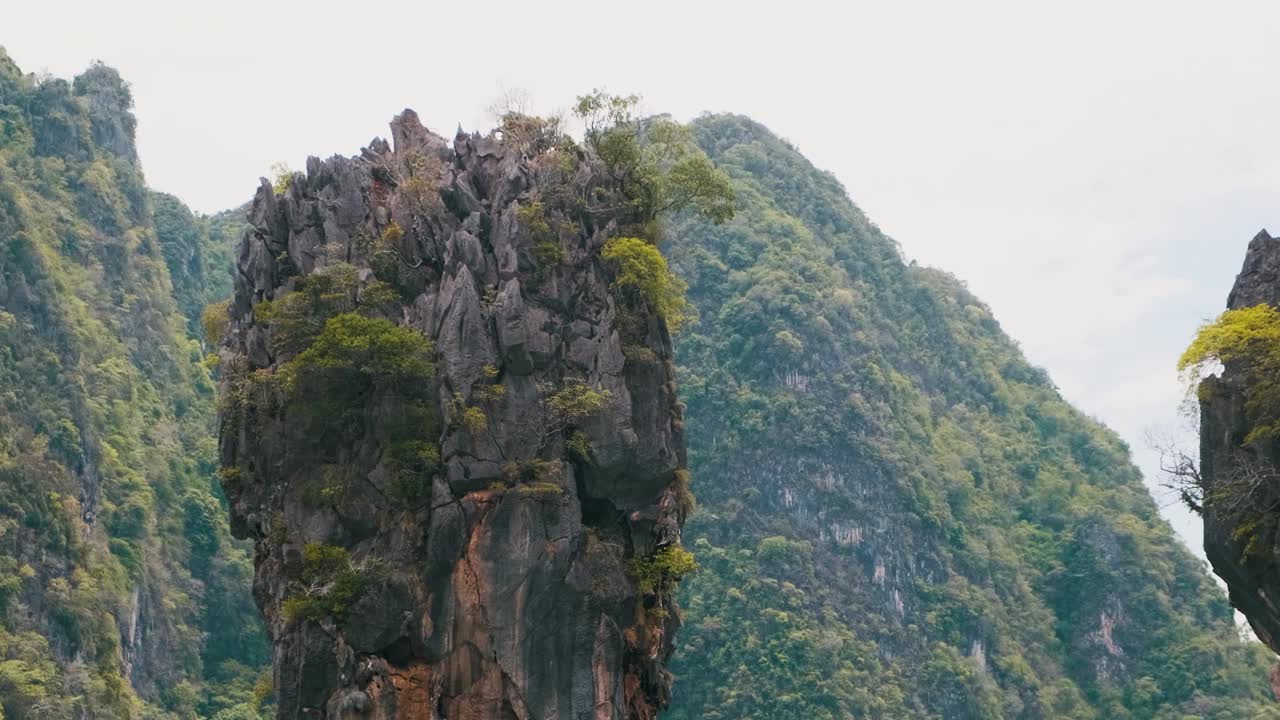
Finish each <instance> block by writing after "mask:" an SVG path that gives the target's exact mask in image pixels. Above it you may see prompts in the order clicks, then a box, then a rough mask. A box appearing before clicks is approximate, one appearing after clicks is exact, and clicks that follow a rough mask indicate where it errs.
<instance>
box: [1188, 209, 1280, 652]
mask: <svg viewBox="0 0 1280 720" xmlns="http://www.w3.org/2000/svg"><path fill="white" fill-rule="evenodd" d="M1262 303H1269V304H1272V305H1274V304H1276V303H1280V240H1277V239H1276V238H1273V237H1271V236H1270V235H1269V234H1268V233H1267V231H1266V230H1263V231H1261V232H1259V233H1258V234H1257V235H1256V236H1255V237H1254V238H1253V240H1252V241H1251V242H1250V243H1249V249H1248V252H1247V253H1246V254H1245V260H1244V267H1243V268H1242V269H1241V270H1240V274H1239V275H1238V276H1236V282H1235V285H1234V286H1233V287H1232V289H1231V294H1230V295H1229V296H1228V297H1227V308H1228V309H1230V310H1235V309H1239V308H1247V307H1253V306H1255V305H1260V304H1262ZM1245 375H1246V374H1245V372H1244V369H1243V368H1240V367H1235V366H1232V365H1228V366H1227V367H1226V368H1224V369H1223V371H1222V373H1221V375H1220V376H1217V377H1210V378H1207V379H1206V380H1205V381H1204V382H1203V383H1201V385H1200V391H1199V395H1200V472H1201V477H1202V478H1203V481H1204V484H1205V492H1206V493H1208V492H1212V490H1213V488H1214V487H1215V486H1217V485H1218V484H1219V483H1221V482H1224V481H1225V480H1226V479H1227V478H1228V477H1230V476H1231V475H1232V473H1234V472H1236V471H1237V469H1238V468H1240V467H1242V465H1241V463H1242V461H1243V462H1244V463H1245V464H1247V465H1252V464H1254V463H1253V461H1254V460H1255V458H1253V457H1249V456H1248V455H1245V454H1246V453H1248V454H1253V453H1257V454H1258V455H1260V456H1261V457H1259V458H1256V459H1260V460H1262V461H1264V462H1266V463H1269V464H1271V465H1274V464H1275V463H1276V461H1277V460H1280V447H1277V446H1276V444H1275V443H1274V442H1272V443H1265V442H1264V443H1254V445H1255V446H1256V447H1254V448H1252V449H1249V450H1245V449H1243V448H1242V447H1241V446H1242V444H1243V442H1244V438H1245V436H1246V435H1248V434H1249V432H1250V430H1252V429H1253V428H1252V425H1251V423H1250V422H1249V420H1248V418H1247V417H1246V415H1245V408H1244V405H1245V392H1246V389H1247V387H1246V378H1245ZM1259 499H1260V500H1264V502H1262V503H1261V504H1260V506H1259V507H1256V508H1254V509H1256V510H1259V511H1262V512H1264V513H1269V514H1272V515H1274V513H1275V509H1274V508H1275V507H1276V501H1277V500H1280V491H1273V492H1271V494H1270V495H1269V496H1267V497H1265V498H1259ZM1203 516H1204V551H1205V555H1207V556H1208V558H1209V562H1210V563H1212V564H1213V570H1214V572H1215V573H1217V574H1218V576H1219V577H1221V578H1222V579H1223V581H1225V582H1226V583H1227V589H1228V590H1229V591H1230V594H1231V603H1232V604H1233V605H1235V607H1236V609H1238V610H1239V611H1240V612H1242V613H1244V615H1245V617H1247V618H1248V619H1249V624H1250V625H1251V626H1253V630H1254V632H1255V633H1257V635H1258V638H1259V639H1261V640H1262V641H1263V642H1265V643H1266V644H1267V645H1268V646H1270V647H1271V649H1272V650H1274V651H1276V652H1280V545H1277V544H1276V542H1275V535H1274V533H1269V536H1270V538H1271V541H1270V542H1266V543H1263V546H1262V547H1261V548H1256V549H1254V550H1253V551H1250V552H1246V549H1247V547H1248V545H1249V543H1250V538H1251V537H1252V536H1253V535H1254V533H1252V532H1239V531H1240V527H1239V525H1240V518H1241V514H1240V513H1234V514H1233V515H1232V516H1224V515H1223V514H1222V513H1220V512H1217V511H1215V508H1214V507H1213V504H1211V503H1206V504H1205V508H1204V513H1203ZM1245 517H1247V515H1246V516H1245ZM1267 524H1270V525H1274V519H1272V520H1271V521H1270V522H1269V523H1267ZM1264 526H1265V525H1264Z"/></svg>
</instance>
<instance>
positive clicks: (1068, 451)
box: [665, 116, 1280, 720]
mask: <svg viewBox="0 0 1280 720" xmlns="http://www.w3.org/2000/svg"><path fill="white" fill-rule="evenodd" d="M693 128H694V133H695V137H696V138H697V140H698V142H699V144H700V145H701V147H702V148H703V149H704V150H705V151H706V152H707V153H708V155H709V156H710V157H711V158H712V159H713V160H714V161H715V162H716V163H718V164H719V166H720V167H721V168H722V169H724V170H726V171H727V172H728V173H729V174H730V176H731V177H732V178H733V181H734V188H735V190H736V194H737V198H738V214H737V217H736V218H735V219H734V220H733V221H732V222H729V223H726V224H724V225H722V226H718V227H717V226H713V225H710V224H706V223H701V222H698V221H696V220H693V219H689V220H686V221H685V222H684V223H683V224H682V225H679V226H678V235H679V237H681V238H686V240H685V242H683V243H681V245H680V246H671V247H666V248H665V250H666V252H667V253H668V255H669V256H670V257H671V258H672V262H673V265H674V266H675V268H676V270H677V273H678V274H679V275H680V276H681V277H682V278H683V279H684V280H685V281H686V282H687V283H688V284H689V301H690V303H691V305H692V307H693V309H694V310H695V311H696V315H697V319H696V320H694V321H691V322H689V323H687V324H686V326H685V329H684V330H682V331H681V333H680V334H679V335H678V336H677V358H678V360H679V364H680V367H681V379H682V383H681V393H682V395H683V397H684V398H685V400H686V401H687V402H688V404H689V410H688V424H687V432H688V435H687V442H688V444H689V448H690V469H691V470H692V472H693V478H694V482H693V487H694V491H695V493H696V494H697V496H698V502H699V508H700V509H699V511H698V512H697V513H696V514H695V515H694V516H693V518H692V519H691V521H690V523H689V525H688V526H687V527H686V530H685V544H686V546H688V547H690V548H691V549H692V550H693V552H694V553H695V554H696V556H697V559H698V562H699V563H700V564H701V566H702V569H701V571H700V572H699V573H697V574H696V575H694V576H692V577H691V578H689V579H688V580H686V582H685V584H684V587H683V589H682V592H681V598H682V601H683V604H684V606H685V623H686V624H685V626H684V627H683V628H682V629H681V634H680V637H679V645H680V650H679V652H678V653H677V654H676V657H675V665H674V667H673V671H674V672H675V673H676V675H677V684H676V697H675V705H674V708H673V710H672V711H671V713H670V717H672V718H679V719H682V720H683V719H685V718H688V719H690V720H691V719H692V718H725V719H726V720H727V719H728V718H739V717H769V718H779V719H784V718H797V719H799V718H842V717H908V716H910V717H937V718H999V717H1006V718H1015V717H1017V718H1179V719H1182V718H1192V717H1195V718H1223V719H1225V718H1240V717H1251V718H1252V717H1280V712H1278V711H1277V710H1276V709H1275V705H1274V701H1273V700H1272V699H1271V697H1270V689H1269V687H1268V685H1267V682H1266V669H1267V666H1268V664H1269V662H1270V657H1269V653H1268V652H1266V651H1265V650H1264V648H1262V647H1261V646H1260V645H1259V644H1257V643H1254V642H1242V641H1241V640H1240V638H1239V637H1238V634H1237V631H1236V628H1235V627H1234V625H1233V621H1232V612H1231V608H1230V607H1229V605H1228V603H1227V601H1226V597H1225V595H1224V594H1223V592H1222V591H1221V590H1220V589H1219V588H1218V587H1216V586H1215V585H1214V583H1213V582H1212V581H1211V580H1210V578H1209V576H1208V574H1207V573H1206V571H1205V568H1204V567H1203V566H1202V563H1200V562H1199V561H1197V560H1196V559H1195V558H1193V557H1192V555H1191V554H1190V552H1188V551H1187V550H1186V549H1185V548H1184V547H1183V546H1182V545H1181V544H1179V542H1178V541H1177V540H1176V539H1175V537H1174V534H1173V532H1172V530H1171V529H1170V527H1169V526H1168V525H1167V524H1166V523H1165V522H1164V521H1163V520H1162V519H1160V517H1159V515H1158V514H1157V508H1156V505H1155V503H1154V502H1153V501H1152V499H1151V497H1150V495H1149V494H1148V493H1147V491H1146V489H1145V487H1144V485H1143V483H1142V479H1141V477H1140V475H1139V473H1138V471H1137V469H1136V468H1135V467H1134V466H1133V464H1132V462H1131V461H1130V459H1129V454H1128V448H1126V447H1125V445H1124V443H1123V442H1122V441H1121V440H1120V439H1119V438H1118V437H1117V436H1116V435H1115V434H1114V433H1112V432H1111V431H1109V430H1107V429H1106V428H1105V427H1103V426H1101V425H1100V424H1098V423H1097V422H1095V421H1093V420H1091V419H1089V418H1087V417H1085V416H1083V415H1081V414H1080V413H1079V412H1078V411H1076V410H1075V409H1074V408H1072V407H1071V406H1070V405H1069V404H1067V403H1066V402H1065V401H1064V400H1063V399H1062V397H1061V396H1060V395H1059V394H1058V392H1057V390H1056V389H1055V388H1054V386H1053V383H1052V382H1051V380H1050V379H1049V378H1048V377H1047V376H1046V374H1045V373H1044V372H1043V371H1042V370H1040V369H1038V368H1035V367H1033V366H1031V365H1029V364H1028V363H1027V362H1026V360H1025V359H1024V358H1023V357H1022V355H1021V353H1020V352H1019V350H1018V348H1017V345H1016V344H1015V343H1014V342H1013V341H1012V340H1010V339H1009V338H1008V337H1007V336H1005V335H1004V333H1003V332H1002V331H1001V330H1000V327H999V325H998V323H997V322H996V321H995V320H994V319H993V318H992V316H991V313H990V311H989V310H988V309H987V308H986V306H984V305H983V304H982V303H981V302H980V301H979V300H977V299H976V298H974V297H973V296H972V295H971V294H970V293H969V292H968V291H967V290H966V289H965V288H964V286H963V285H962V284H961V283H959V282H958V281H956V280H955V279H954V278H952V277H951V276H949V275H947V274H945V273H942V272H939V271H936V270H933V269H929V268H924V267H920V266H918V265H915V264H914V263H907V262H904V261H903V260H902V258H901V256H900V254H899V251H898V249H897V247H896V246H895V244H894V243H893V241H892V240H890V239H889V238H888V237H886V236H885V235H884V234H883V233H882V232H881V231H880V230H879V229H878V228H877V227H876V226H875V225H873V224H872V223H871V222H870V221H869V220H868V219H867V218H866V216H865V215H863V213H862V212H861V211H859V210H858V208H857V207H855V206H854V205H853V204H852V203H851V202H850V201H849V199H848V197H847V195H846V193H845V191H844V189H843V188H842V187H841V186H840V185H839V183H838V182H836V181H835V180H834V179H833V178H832V177H831V176H830V175H829V174H826V173H823V172H821V171H819V170H817V169H815V168H814V167H813V166H812V165H811V164H810V163H809V162H808V161H806V160H805V159H804V157H803V156H801V155H800V153H799V152H798V151H797V150H796V149H795V148H793V147H791V146H789V145H788V144H787V143H785V142H784V141H782V140H780V139H778V138H777V137H775V136H774V135H772V134H771V133H770V132H768V131H767V130H766V129H764V128H763V127H761V126H760V125H758V124H756V123H754V122H752V121H750V120H748V119H745V118H742V117H735V116H709V117H704V118H701V119H699V120H697V121H695V122H694V123H693Z"/></svg>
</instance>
